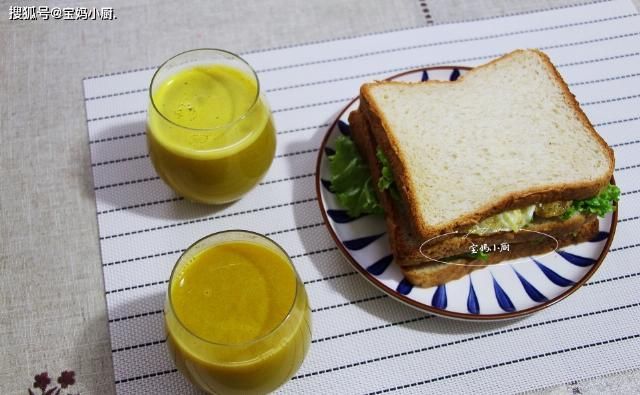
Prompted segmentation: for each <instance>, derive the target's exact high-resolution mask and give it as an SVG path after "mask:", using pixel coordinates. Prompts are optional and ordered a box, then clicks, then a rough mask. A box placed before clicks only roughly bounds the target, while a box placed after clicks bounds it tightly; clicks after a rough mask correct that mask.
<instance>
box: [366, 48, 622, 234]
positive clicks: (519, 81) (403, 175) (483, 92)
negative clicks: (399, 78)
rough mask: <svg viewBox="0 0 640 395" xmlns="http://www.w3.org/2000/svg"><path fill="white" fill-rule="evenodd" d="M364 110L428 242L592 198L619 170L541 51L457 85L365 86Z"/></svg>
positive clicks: (514, 56) (498, 63) (522, 53)
mask: <svg viewBox="0 0 640 395" xmlns="http://www.w3.org/2000/svg"><path fill="white" fill-rule="evenodd" d="M361 103H362V104H361V109H362V110H364V113H365V114H364V115H365V116H366V117H367V118H368V120H369V125H370V128H371V132H372V133H373V134H374V136H375V139H376V141H377V143H378V144H379V145H380V146H381V148H382V150H383V151H384V153H385V154H386V156H387V158H388V160H389V163H390V165H391V169H392V172H393V174H394V177H395V178H396V179H398V180H402V182H401V183H398V186H399V188H398V190H399V192H400V194H401V195H402V198H403V201H404V202H405V203H406V204H407V206H408V210H409V211H410V212H411V216H410V217H409V219H410V220H411V221H412V222H413V224H412V225H413V226H414V228H415V231H416V232H417V234H418V236H420V237H422V238H429V237H433V236H434V235H437V234H441V233H445V232H450V231H452V230H455V229H460V228H462V227H465V226H471V225H474V224H476V223H478V222H479V221H480V220H482V219H484V218H487V217H490V216H492V215H494V214H498V213H500V212H503V211H505V210H508V209H511V208H517V207H526V206H529V205H533V204H537V203H550V202H555V201H560V200H561V201H569V200H576V199H585V198H588V197H591V196H594V195H596V194H598V192H599V191H600V190H602V189H603V188H604V187H605V186H607V184H608V183H609V180H610V178H611V175H612V173H613V168H614V158H613V152H612V150H611V149H610V148H609V147H608V146H607V144H606V143H605V142H604V140H603V139H602V138H601V137H600V136H599V135H598V134H597V133H596V132H595V130H594V129H593V127H592V126H591V124H590V123H589V121H588V120H587V118H586V116H585V115H584V113H583V112H582V110H581V109H580V107H579V106H578V103H577V102H576V100H575V98H574V96H573V95H572V94H571V93H570V92H569V90H568V88H567V86H566V84H565V83H564V81H563V80H562V79H561V77H560V76H559V74H558V73H557V71H556V70H555V68H554V67H553V65H552V64H551V62H550V61H549V59H548V58H547V56H546V55H545V54H543V53H542V52H540V51H536V50H518V51H515V52H512V53H510V54H508V55H506V56H504V57H502V58H500V59H497V60H495V61H493V62H491V63H488V64H486V65H483V66H480V67H477V68H475V69H473V70H471V71H469V72H468V73H467V74H466V75H465V76H463V77H462V78H460V79H458V80H457V81H452V82H438V81H432V82H424V83H403V82H376V83H369V84H364V85H363V86H362V88H361Z"/></svg>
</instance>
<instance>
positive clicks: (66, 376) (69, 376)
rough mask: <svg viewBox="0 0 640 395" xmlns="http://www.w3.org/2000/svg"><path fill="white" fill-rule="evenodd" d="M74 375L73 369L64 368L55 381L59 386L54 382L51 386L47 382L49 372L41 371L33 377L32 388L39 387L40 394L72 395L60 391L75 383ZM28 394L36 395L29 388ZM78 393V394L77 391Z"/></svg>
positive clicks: (49, 380) (48, 380)
mask: <svg viewBox="0 0 640 395" xmlns="http://www.w3.org/2000/svg"><path fill="white" fill-rule="evenodd" d="M75 376H76V372H74V371H73V370H65V371H63V372H62V373H60V376H58V380H57V382H58V384H59V385H60V386H57V385H55V384H54V386H53V387H49V384H51V378H50V377H49V373H48V372H42V373H40V374H36V375H35V376H34V377H33V388H36V389H39V390H40V393H41V394H42V395H73V394H72V393H71V392H66V391H65V392H62V390H63V389H66V388H68V387H71V386H72V385H74V384H75V383H76V378H75ZM29 395H36V393H35V392H33V390H32V389H31V388H29ZM78 395H80V394H79V393H78Z"/></svg>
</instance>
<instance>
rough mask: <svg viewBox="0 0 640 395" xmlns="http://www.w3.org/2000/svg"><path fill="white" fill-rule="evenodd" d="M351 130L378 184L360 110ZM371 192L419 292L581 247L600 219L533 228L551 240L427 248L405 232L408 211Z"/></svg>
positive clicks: (498, 238)
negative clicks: (475, 251)
mask: <svg viewBox="0 0 640 395" xmlns="http://www.w3.org/2000/svg"><path fill="white" fill-rule="evenodd" d="M349 125H350V130H351V138H352V140H353V142H354V143H355V145H356V147H357V149H358V151H359V153H360V155H361V156H362V158H363V159H364V161H365V162H366V164H367V166H368V167H369V170H370V171H371V176H372V179H374V180H378V179H380V177H381V174H382V170H381V168H380V163H379V160H378V159H377V157H376V149H375V139H374V137H373V135H372V134H371V133H370V131H369V129H368V125H367V121H366V119H364V117H363V116H362V114H361V112H360V110H358V111H353V112H352V113H351V114H350V115H349ZM375 189H376V191H377V195H378V199H379V202H380V204H381V206H382V208H383V210H384V213H385V221H386V224H387V230H388V232H389V242H390V246H391V250H392V253H393V255H394V257H395V262H396V264H398V265H399V266H400V269H401V270H402V272H403V274H404V276H405V278H406V279H407V280H408V281H409V282H411V283H412V284H414V285H417V286H421V287H431V286H435V285H439V284H444V283H446V282H449V281H452V280H456V279H458V278H460V277H462V276H464V275H466V274H468V273H470V272H472V271H474V270H477V269H481V268H484V267H486V266H488V265H491V264H496V263H500V262H502V261H506V260H512V259H517V258H522V257H527V256H531V255H539V254H544V253H548V252H550V251H553V250H555V249H557V248H561V247H563V246H567V245H570V244H576V243H581V242H583V241H587V240H590V239H592V238H593V237H595V235H597V233H598V219H597V217H596V216H595V215H586V216H585V215H581V214H577V215H574V216H573V217H572V218H571V219H569V220H567V221H545V222H543V224H541V225H538V226H536V229H537V231H538V232H540V233H544V234H545V235H551V236H553V237H554V238H550V237H548V236H545V235H541V234H539V233H534V232H518V233H517V234H513V233H509V232H502V234H493V235H488V236H471V237H464V236H466V235H463V236H457V237H449V238H447V239H444V240H436V242H434V243H431V244H430V245H427V246H425V245H424V244H425V243H424V240H421V239H420V238H419V237H417V236H416V235H415V233H414V232H413V230H412V229H411V227H410V226H409V221H408V220H407V218H406V216H407V215H408V213H407V211H406V208H405V207H401V203H400V202H398V201H394V200H393V198H392V197H391V196H390V193H388V192H386V191H383V190H380V189H379V188H375ZM399 206H400V207H399ZM504 242H507V243H508V245H509V250H508V251H500V252H499V253H494V254H489V255H488V256H487V257H486V258H484V257H483V258H481V257H479V256H478V257H474V256H472V254H470V252H471V250H470V248H471V247H472V246H473V245H474V244H475V245H481V244H482V245H484V244H493V245H495V244H496V243H498V244H502V243H504ZM421 247H422V248H421ZM447 254H448V255H447ZM429 258H431V259H429Z"/></svg>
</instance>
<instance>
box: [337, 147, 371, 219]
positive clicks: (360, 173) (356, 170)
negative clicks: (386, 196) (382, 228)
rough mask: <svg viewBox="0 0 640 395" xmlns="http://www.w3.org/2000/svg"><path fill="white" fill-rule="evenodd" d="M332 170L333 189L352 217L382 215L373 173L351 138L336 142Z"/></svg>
mask: <svg viewBox="0 0 640 395" xmlns="http://www.w3.org/2000/svg"><path fill="white" fill-rule="evenodd" d="M329 170H330V172H331V189H332V191H333V192H334V193H335V194H336V198H337V199H338V202H339V203H340V205H341V206H342V207H343V208H344V209H346V210H347V214H348V215H349V216H350V217H354V218H355V217H359V216H360V215H363V214H382V213H383V210H382V207H381V206H380V203H379V202H378V199H377V197H376V191H375V190H374V189H373V182H372V180H371V173H370V172H369V169H368V167H367V165H366V163H365V162H364V160H363V159H362V157H361V156H360V154H359V153H358V150H357V149H356V146H355V144H354V143H353V141H351V139H350V138H348V137H345V136H340V137H338V139H337V140H336V153H335V154H334V155H331V156H329Z"/></svg>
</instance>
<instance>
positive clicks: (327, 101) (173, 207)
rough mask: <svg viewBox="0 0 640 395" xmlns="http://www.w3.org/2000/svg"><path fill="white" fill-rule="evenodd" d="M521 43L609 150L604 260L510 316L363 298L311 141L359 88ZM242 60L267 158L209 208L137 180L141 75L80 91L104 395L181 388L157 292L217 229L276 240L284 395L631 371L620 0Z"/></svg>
mask: <svg viewBox="0 0 640 395" xmlns="http://www.w3.org/2000/svg"><path fill="white" fill-rule="evenodd" d="M522 47H537V48H541V49H543V50H544V51H545V52H547V53H548V54H549V55H550V56H551V59H552V61H553V62H554V63H555V64H556V65H557V67H558V69H559V71H560V72H561V74H562V75H563V77H564V78H565V80H566V81H567V82H568V83H569V85H570V88H571V90H572V91H573V93H574V94H575V95H576V97H577V99H578V101H579V102H580V103H582V106H583V109H584V110H585V112H586V113H587V115H588V116H589V118H590V120H591V121H592V122H593V124H594V125H595V126H596V128H597V130H598V131H599V132H600V134H601V135H602V136H603V137H604V138H605V140H606V141H607V142H608V143H609V144H610V145H611V146H612V147H614V150H615V153H616V171H615V177H616V181H617V183H618V185H619V186H620V188H621V190H622V200H621V202H620V212H619V223H618V228H617V233H616V235H615V239H614V241H613V244H612V246H611V250H610V253H609V255H608V256H607V258H606V260H605V262H604V263H603V265H602V267H601V269H600V270H599V271H598V273H597V274H596V275H595V276H594V278H592V279H591V281H589V282H588V283H587V284H586V285H585V286H584V287H583V288H582V289H581V290H579V291H578V292H577V293H576V294H574V295H573V296H571V297H570V298H568V299H567V300H565V301H563V302H561V303H559V304H558V305H556V306H552V307H550V308H548V309H546V310H545V311H543V312H541V313H538V314H535V315H533V316H530V317H528V318H525V319H522V320H518V321H512V322H504V323H464V322H457V321H452V320H446V319H441V318H434V317H432V316H430V315H425V314H422V313H420V312H418V311H415V310H412V309H410V308H408V307H406V306H404V305H402V304H400V303H398V302H396V301H394V300H392V299H391V298H389V297H387V296H386V295H384V294H382V293H381V292H379V291H378V290H377V289H376V288H374V287H373V286H371V285H370V284H369V283H367V282H366V281H365V280H364V279H362V278H361V277H360V276H359V275H358V274H356V273H355V272H354V270H353V269H352V267H351V266H350V265H349V264H348V263H347V262H346V261H344V260H343V258H342V257H341V256H340V254H339V252H338V251H337V250H336V248H335V245H334V243H333V241H332V239H331V238H330V237H329V234H328V232H327V230H326V229H325V227H324V224H323V223H322V217H321V216H320V212H319V208H318V204H317V201H316V191H315V185H314V171H315V161H316V157H317V154H318V147H319V145H320V141H321V139H322V137H323V136H324V134H325V132H326V130H327V127H328V125H329V124H330V123H331V122H332V120H333V117H334V116H335V114H337V113H338V112H339V111H340V109H341V108H342V107H343V106H344V105H345V104H346V103H347V102H348V101H349V100H350V99H352V98H353V97H354V96H355V95H357V93H358V88H359V86H360V84H362V83H363V82H365V81H370V80H373V79H382V78H385V77H387V76H389V75H391V74H395V73H398V72H400V71H403V70H407V69H411V68H417V67H421V66H428V65H445V64H446V65H471V66H473V65H477V64H481V63H484V62H486V61H488V60H490V59H493V58H495V57H497V56H499V55H501V54H503V53H506V52H509V51H511V50H513V49H515V48H522ZM242 56H243V57H244V58H246V59H247V60H248V61H249V62H250V63H251V64H252V65H253V66H254V68H255V69H256V70H257V72H258V76H259V78H260V82H261V84H262V88H263V91H264V92H266V96H267V98H268V100H269V102H270V104H271V107H272V109H273V112H274V117H275V121H276V125H277V129H278V148H277V157H276V159H275V160H274V162H273V165H272V167H271V169H270V171H269V173H268V174H267V176H266V178H265V179H264V181H263V182H262V183H261V184H260V185H259V186H257V187H256V188H255V189H254V190H253V191H252V192H251V193H250V194H249V195H247V196H246V197H244V198H243V199H241V200H240V201H238V202H236V203H234V204H231V205H228V206H225V207H208V206H203V205H196V204H192V203H190V202H187V201H185V200H183V199H182V198H180V197H177V196H176V195H175V194H174V193H173V192H172V191H171V190H170V189H169V188H168V187H167V186H166V185H164V184H163V182H162V181H161V180H160V179H159V178H158V177H157V175H156V173H155V172H154V169H153V167H152V165H151V163H150V161H149V159H148V156H147V147H146V140H145V135H144V133H145V132H144V131H145V117H146V114H145V113H146V107H147V104H148V92H147V87H148V85H149V81H150V79H151V76H152V74H153V72H154V70H155V67H149V68H146V69H140V70H130V71H124V72H119V73H114V74H108V75H101V76H94V77H88V78H86V79H85V80H84V91H85V97H86V112H87V124H88V129H89V136H90V150H91V158H92V166H93V175H94V183H95V194H96V206H97V214H98V215H97V217H98V223H99V229H100V245H101V250H102V260H103V266H104V267H103V268H104V279H105V287H106V291H105V292H106V297H107V303H108V311H109V326H110V332H111V344H112V349H113V362H114V369H115V379H116V388H117V390H118V393H119V394H143V393H155V394H159V393H166V394H187V393H192V392H193V390H192V389H190V386H189V384H188V383H186V381H185V380H184V379H183V378H182V377H181V376H180V374H179V373H177V372H176V371H175V368H174V366H173V364H172V363H171V361H170V359H169V358H168V355H167V351H166V348H165V344H164V333H163V326H162V308H163V302H164V297H165V290H166V287H167V284H166V282H167V279H168V277H169V274H170V270H171V268H172V266H173V264H174V262H175V260H176V259H177V257H178V256H179V254H180V252H181V251H182V249H184V248H185V247H186V246H188V245H189V244H191V243H192V242H193V241H195V240H197V239H199V238H200V237H202V236H204V235H206V234H209V233H212V232H215V231H220V230H224V229H232V228H245V229H250V230H253V231H257V232H260V233H263V234H266V235H268V236H269V237H271V238H273V239H274V240H276V241H277V242H278V243H279V244H281V245H282V246H283V247H284V248H285V249H286V250H287V251H288V252H289V254H290V255H291V256H292V257H293V261H294V263H295V265H296V267H297V269H298V271H299V273H300V275H301V277H302V280H303V281H304V282H305V284H306V288H307V292H308V294H309V298H310V301H311V304H312V308H313V325H314V328H313V345H312V348H311V351H310V353H309V355H308V357H307V359H306V361H305V363H304V364H303V366H302V368H301V369H300V371H299V372H298V374H297V376H296V377H294V379H293V380H292V381H291V382H289V383H287V384H286V385H285V386H284V387H282V389H281V390H282V391H283V392H284V393H296V394H298V393H310V394H311V393H313V394H315V393H384V392H392V391H397V390H403V391H406V392H413V393H427V392H428V393H433V392H456V393H461V392H475V393H486V392H490V393H497V392H515V391H524V390H529V389H536V388H542V387H545V386H549V385H554V384H558V383H563V382H569V381H573V380H580V379H583V378H589V377H594V376H598V375H603V374H608V373H612V372H617V371H622V370H627V369H632V368H638V367H639V366H640V359H639V358H638V355H640V293H638V289H640V266H638V262H640V220H639V218H640V193H638V192H639V191H640V16H639V15H638V14H637V13H636V10H635V8H634V7H633V5H632V4H631V3H630V2H629V1H600V2H595V3H590V4H585V5H580V6H571V7H564V8H559V9H553V10H545V11H541V12H528V13H524V14H520V15H512V16H509V17H504V18H490V19H484V20H475V21H467V22H464V23H452V24H443V25H435V26H430V27H422V28H415V29H406V30H399V31H393V32H385V33H381V34H372V35H366V36H360V37H353V38H346V39H341V40H331V41H323V42H317V43H313V44H309V45H300V46H291V47H286V48H276V49H271V50H266V51H256V52H251V53H245V54H242ZM452 110H455V109H452ZM566 149H567V150H571V149H574V147H566Z"/></svg>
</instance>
